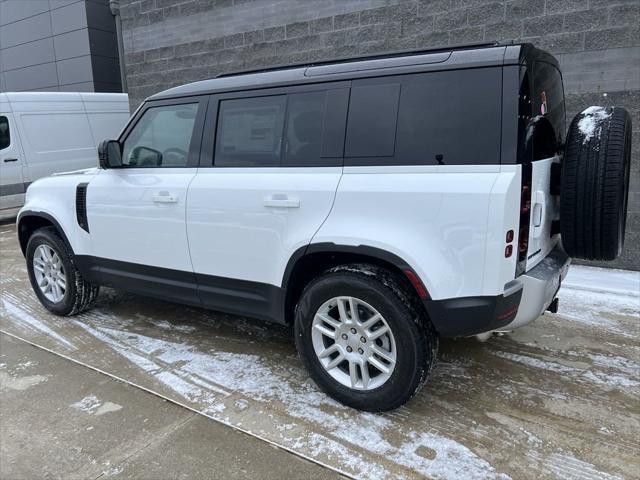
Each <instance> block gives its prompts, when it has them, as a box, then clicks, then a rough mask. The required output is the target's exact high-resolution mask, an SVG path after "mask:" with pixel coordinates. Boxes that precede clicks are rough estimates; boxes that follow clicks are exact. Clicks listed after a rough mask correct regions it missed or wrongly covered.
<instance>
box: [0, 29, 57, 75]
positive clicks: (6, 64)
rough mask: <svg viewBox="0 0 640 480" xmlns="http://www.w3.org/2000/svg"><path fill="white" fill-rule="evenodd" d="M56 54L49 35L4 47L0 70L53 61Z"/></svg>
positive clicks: (0, 56)
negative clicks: (33, 40)
mask: <svg viewBox="0 0 640 480" xmlns="http://www.w3.org/2000/svg"><path fill="white" fill-rule="evenodd" d="M55 60H56V56H55V53H54V50H53V39H52V38H51V37H48V38H43V39H42V40H36V41H35V42H29V43H23V44H22V45H16V46H15V47H10V48H5V49H4V50H2V55H0V70H2V71H7V70H15V69H16V68H23V67H28V66H30V65H38V64H40V63H49V62H54V61H55Z"/></svg>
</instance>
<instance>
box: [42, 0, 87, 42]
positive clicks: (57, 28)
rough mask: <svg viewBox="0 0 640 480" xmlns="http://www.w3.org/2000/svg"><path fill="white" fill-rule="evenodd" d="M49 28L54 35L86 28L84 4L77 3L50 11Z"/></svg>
mask: <svg viewBox="0 0 640 480" xmlns="http://www.w3.org/2000/svg"><path fill="white" fill-rule="evenodd" d="M51 27H52V29H53V34H54V35H59V34H61V33H66V32H71V31H73V30H78V29H81V28H87V11H86V9H85V3H84V2H77V3H72V4H70V5H67V6H66V7H62V8H57V9H55V10H52V11H51Z"/></svg>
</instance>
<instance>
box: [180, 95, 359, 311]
mask: <svg viewBox="0 0 640 480" xmlns="http://www.w3.org/2000/svg"><path fill="white" fill-rule="evenodd" d="M347 102H348V88H346V87H345V85H344V84H343V85H338V84H334V85H332V87H327V86H313V87H298V88H295V89H286V90H283V89H274V90H272V91H269V92H268V93H267V92H265V91H262V92H255V93H251V92H243V93H242V94H237V93H236V94H226V95H221V96H217V97H215V98H213V99H212V100H211V103H210V105H209V118H208V120H207V125H206V126H205V135H204V138H205V139H207V138H210V139H212V140H211V141H210V142H209V143H211V145H208V146H207V145H206V144H205V146H203V151H205V152H206V151H208V154H207V155H204V154H203V163H205V162H204V157H205V156H206V159H207V162H208V165H204V164H203V165H202V167H201V168H200V169H199V171H198V174H197V175H196V178H195V179H194V180H193V182H192V184H191V186H190V188H189V197H188V210H187V233H188V237H189V247H190V250H191V258H192V259H193V265H194V271H195V272H196V276H197V279H198V281H199V292H200V296H201V298H202V301H203V303H204V304H205V305H207V306H209V307H211V308H220V309H223V310H227V311H232V312H234V311H237V312H238V313H245V314H246V313H251V314H252V315H254V316H257V317H262V318H268V319H272V320H276V321H278V320H280V321H281V320H282V318H281V315H280V310H279V307H278V304H279V303H278V300H279V299H278V295H279V294H280V293H281V292H280V290H279V287H280V286H281V283H282V278H283V274H284V271H285V268H286V265H287V262H288V260H289V258H290V257H291V255H292V254H293V252H295V251H296V250H298V249H299V248H303V247H306V246H307V245H308V244H309V242H310V241H311V239H312V238H313V235H314V234H315V233H316V232H317V230H318V229H319V228H320V226H321V225H322V222H323V221H324V220H325V219H326V218H327V216H328V215H329V212H330V211H331V207H332V205H333V201H334V198H335V194H336V190H337V188H338V183H339V181H340V177H341V175H342V150H343V145H344V126H345V122H346V109H347ZM214 132H215V145H213V143H214V142H213V139H214ZM212 156H214V157H215V161H214V162H213V165H212Z"/></svg>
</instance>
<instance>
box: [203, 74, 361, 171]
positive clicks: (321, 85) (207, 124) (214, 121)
mask: <svg viewBox="0 0 640 480" xmlns="http://www.w3.org/2000/svg"><path fill="white" fill-rule="evenodd" d="M350 87H351V81H350V80H346V81H334V82H317V83H311V84H306V85H304V84H303V85H293V86H286V87H275V88H256V89H252V90H241V91H232V92H224V93H217V94H213V95H208V101H209V106H208V108H207V116H206V119H205V121H204V127H203V132H211V135H204V134H203V138H202V148H201V151H200V162H199V164H198V166H199V167H200V168H242V169H245V168H252V169H256V168H260V169H263V168H264V169H274V168H312V167H316V168H322V167H341V166H342V165H343V156H341V157H325V160H327V161H326V162H324V163H323V165H309V164H306V165H298V166H296V165H283V164H282V162H283V155H284V153H283V150H282V151H281V152H280V163H279V165H270V166H266V165H265V166H260V167H257V166H255V167H252V166H248V167H247V166H230V165H229V166H228V165H215V163H214V162H215V146H216V140H217V139H216V136H217V130H218V115H219V110H220V102H221V101H222V100H238V99H244V98H254V97H273V96H278V95H286V96H287V106H286V109H285V119H284V122H285V123H284V127H283V132H282V133H283V136H284V133H285V132H286V121H287V117H288V111H289V95H291V94H296V93H309V92H317V91H328V90H334V89H340V88H347V89H350ZM345 121H346V119H345ZM345 127H346V123H345ZM343 152H344V145H343ZM330 160H335V162H333V163H331V162H330Z"/></svg>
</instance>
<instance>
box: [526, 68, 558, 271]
mask: <svg viewBox="0 0 640 480" xmlns="http://www.w3.org/2000/svg"><path fill="white" fill-rule="evenodd" d="M529 75H530V87H531V103H530V105H531V108H532V114H531V120H530V121H529V126H528V131H527V136H526V138H527V139H528V141H529V143H530V145H529V146H528V148H529V149H530V155H531V188H530V195H531V203H530V217H529V241H528V249H527V255H526V270H530V269H531V268H533V267H534V266H536V265H537V264H538V263H539V262H540V261H541V260H542V259H543V258H544V257H546V256H547V255H548V254H549V253H550V252H551V250H553V248H554V247H555V245H556V244H557V243H558V241H559V235H558V232H557V231H556V229H555V228H554V222H556V224H557V221H558V220H559V213H560V196H559V188H558V187H559V186H558V185H557V181H558V177H557V173H558V172H559V165H560V160H561V158H560V156H559V152H560V150H561V147H562V145H563V143H564V136H565V128H566V127H565V106H564V91H563V86H562V77H561V75H560V71H559V70H558V69H557V68H556V67H555V66H554V65H552V64H550V63H547V62H543V61H539V60H535V61H533V62H531V64H530V65H529ZM554 165H555V166H554Z"/></svg>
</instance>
